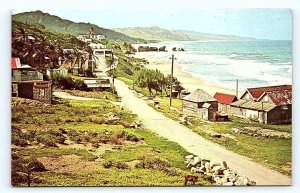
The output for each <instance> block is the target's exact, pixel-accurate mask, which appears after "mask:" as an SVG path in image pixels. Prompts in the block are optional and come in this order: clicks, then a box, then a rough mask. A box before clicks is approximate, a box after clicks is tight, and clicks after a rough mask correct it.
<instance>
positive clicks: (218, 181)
mask: <svg viewBox="0 0 300 193" xmlns="http://www.w3.org/2000/svg"><path fill="white" fill-rule="evenodd" d="M214 181H215V182H216V185H219V186H221V185H223V184H225V183H227V179H226V178H222V177H219V176H217V177H214Z"/></svg>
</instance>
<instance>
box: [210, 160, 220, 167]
mask: <svg viewBox="0 0 300 193" xmlns="http://www.w3.org/2000/svg"><path fill="white" fill-rule="evenodd" d="M220 165H221V164H220V163H217V162H214V161H211V162H210V168H213V167H214V166H220Z"/></svg>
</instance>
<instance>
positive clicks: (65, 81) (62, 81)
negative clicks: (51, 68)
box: [52, 74, 87, 90]
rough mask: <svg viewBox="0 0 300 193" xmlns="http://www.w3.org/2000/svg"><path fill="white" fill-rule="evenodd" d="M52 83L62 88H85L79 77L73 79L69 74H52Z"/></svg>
mask: <svg viewBox="0 0 300 193" xmlns="http://www.w3.org/2000/svg"><path fill="white" fill-rule="evenodd" d="M52 80H53V84H54V85H55V86H57V87H60V88H62V89H68V90H71V89H76V90H86V89H87V85H86V84H85V83H84V81H83V80H81V79H73V78H72V77H71V76H63V75H61V74H54V75H53V79H52Z"/></svg>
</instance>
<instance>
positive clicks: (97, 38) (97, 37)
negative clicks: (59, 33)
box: [77, 34, 105, 43]
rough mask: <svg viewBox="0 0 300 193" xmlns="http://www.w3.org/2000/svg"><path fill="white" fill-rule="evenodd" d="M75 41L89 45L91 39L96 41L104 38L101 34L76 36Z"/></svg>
mask: <svg viewBox="0 0 300 193" xmlns="http://www.w3.org/2000/svg"><path fill="white" fill-rule="evenodd" d="M77 39H79V40H81V41H83V42H86V43H91V42H92V39H96V40H100V41H101V40H105V36H104V35H101V34H90V35H87V34H80V35H78V36H77Z"/></svg>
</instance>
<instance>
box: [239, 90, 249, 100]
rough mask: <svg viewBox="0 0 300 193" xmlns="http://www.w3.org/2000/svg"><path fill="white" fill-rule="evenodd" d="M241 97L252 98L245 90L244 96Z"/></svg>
mask: <svg viewBox="0 0 300 193" xmlns="http://www.w3.org/2000/svg"><path fill="white" fill-rule="evenodd" d="M241 99H245V100H251V96H250V94H249V93H248V92H245V93H244V94H243V96H242V97H241Z"/></svg>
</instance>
